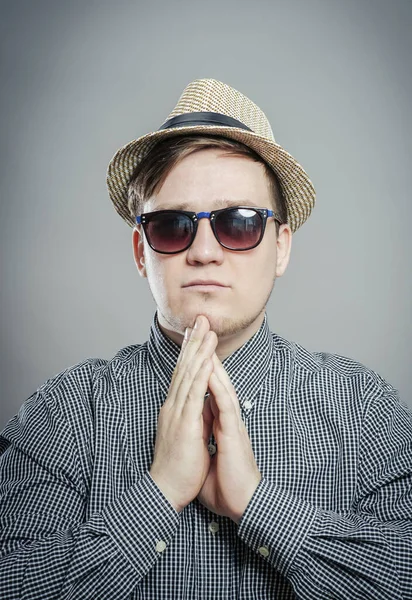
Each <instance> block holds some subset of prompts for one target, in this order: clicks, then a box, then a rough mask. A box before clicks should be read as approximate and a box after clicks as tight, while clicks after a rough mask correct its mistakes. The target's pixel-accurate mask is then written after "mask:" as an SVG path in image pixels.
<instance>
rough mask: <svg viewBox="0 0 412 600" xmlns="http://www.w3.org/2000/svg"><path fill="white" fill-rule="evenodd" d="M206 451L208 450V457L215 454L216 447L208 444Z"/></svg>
mask: <svg viewBox="0 0 412 600" xmlns="http://www.w3.org/2000/svg"><path fill="white" fill-rule="evenodd" d="M207 449H208V450H209V454H210V456H213V455H214V454H216V446H215V445H214V444H209V445H208V447H207Z"/></svg>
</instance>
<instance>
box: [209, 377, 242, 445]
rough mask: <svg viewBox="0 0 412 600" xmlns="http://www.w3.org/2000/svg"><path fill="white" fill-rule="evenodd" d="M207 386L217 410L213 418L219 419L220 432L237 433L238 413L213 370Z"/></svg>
mask: <svg viewBox="0 0 412 600" xmlns="http://www.w3.org/2000/svg"><path fill="white" fill-rule="evenodd" d="M209 388H210V391H211V392H212V394H213V399H214V402H215V404H216V407H217V409H218V411H219V414H218V415H215V418H216V419H217V420H218V421H219V425H220V428H221V430H222V433H224V434H227V435H235V434H236V435H237V434H238V433H239V424H240V419H239V416H238V413H237V411H236V408H235V406H234V405H233V400H232V399H231V397H230V395H229V394H228V392H227V389H226V387H225V386H224V384H223V383H222V382H221V381H220V379H219V378H218V377H217V375H216V373H215V372H214V371H213V372H212V373H211V375H210V378H209Z"/></svg>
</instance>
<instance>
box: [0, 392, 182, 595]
mask: <svg viewBox="0 0 412 600" xmlns="http://www.w3.org/2000/svg"><path fill="white" fill-rule="evenodd" d="M87 498H88V489H87V481H85V477H84V473H83V472H82V468H81V466H80V462H79V459H78V451H77V447H76V443H75V442H74V440H73V436H72V434H71V431H70V428H69V426H68V424H67V423H66V422H65V420H64V419H63V418H62V415H61V414H60V413H59V411H58V408H57V407H56V406H54V405H53V402H51V401H46V399H45V398H44V396H43V395H42V394H41V393H37V394H35V395H34V396H33V397H32V398H30V399H29V400H28V401H27V402H26V403H25V405H24V406H23V408H22V410H21V411H20V413H19V415H18V416H17V417H15V418H14V419H12V420H11V421H10V422H9V424H8V425H7V427H6V429H5V431H4V432H3V434H2V436H1V437H0V531H1V542H0V597H1V598H13V599H17V598H30V600H34V599H37V598H38V599H41V600H49V599H52V598H58V599H59V600H60V599H64V598H70V599H73V600H75V599H80V598H81V599H84V598H89V597H91V595H90V594H91V593H93V597H96V598H100V599H102V600H103V599H107V600H109V599H110V600H112V599H113V598H116V599H118V600H121V599H122V598H128V597H130V594H131V592H132V591H133V589H134V588H135V587H136V585H137V584H138V583H139V581H140V580H141V579H142V578H143V577H144V576H145V575H146V574H147V573H148V571H149V570H150V569H151V568H152V567H153V566H154V565H155V564H156V562H157V561H158V560H161V557H162V553H163V551H164V549H165V548H167V546H168V545H169V543H170V542H171V540H172V539H173V536H174V535H175V533H176V530H177V527H178V523H179V515H178V513H177V512H176V511H175V510H174V508H173V507H172V506H171V505H170V504H169V502H168V501H167V499H166V498H165V497H164V496H163V494H162V493H161V491H160V490H159V488H158V487H157V486H156V484H155V483H154V481H153V480H152V479H151V477H150V475H149V473H146V474H145V475H144V476H143V477H142V478H140V479H139V480H138V481H137V482H136V483H135V484H134V485H132V486H131V487H130V488H129V489H127V490H126V491H124V492H123V493H122V494H120V495H119V496H118V497H117V498H115V499H114V500H113V501H112V502H111V503H109V504H107V505H106V506H105V507H104V509H103V510H102V511H101V512H100V513H96V514H92V515H91V516H90V518H88V519H87V520H86V519H85V514H86V508H87Z"/></svg>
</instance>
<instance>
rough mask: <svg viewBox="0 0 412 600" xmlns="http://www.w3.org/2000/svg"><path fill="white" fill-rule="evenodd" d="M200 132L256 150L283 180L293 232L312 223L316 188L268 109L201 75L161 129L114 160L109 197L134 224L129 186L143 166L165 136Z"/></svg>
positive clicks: (280, 179)
mask: <svg viewBox="0 0 412 600" xmlns="http://www.w3.org/2000/svg"><path fill="white" fill-rule="evenodd" d="M196 133H199V134H208V135H216V136H220V137H225V138H230V139H233V140H237V141H239V142H242V143H243V144H245V145H246V146H248V147H249V148H252V149H253V150H254V151H255V152H257V154H259V155H260V156H261V157H262V159H263V160H264V161H265V162H266V163H267V164H268V165H269V167H271V168H272V169H273V170H274V171H275V173H276V175H277V177H278V179H279V182H280V185H281V187H282V191H283V194H284V197H285V200H286V204H287V208H288V214H289V219H288V221H289V225H290V227H291V229H292V231H296V230H297V229H298V227H300V226H301V225H302V224H303V223H304V222H305V221H306V219H307V218H308V217H309V215H310V213H311V211H312V208H313V206H314V204H315V197H316V195H315V189H314V187H313V184H312V182H311V180H310V179H309V177H308V176H307V174H306V173H305V171H304V170H303V168H302V167H301V166H300V164H299V163H298V162H296V160H295V159H294V158H293V157H292V156H291V155H290V154H289V153H288V152H286V150H284V149H283V148H282V146H279V144H277V143H276V142H275V138H274V136H273V133H272V130H271V127H270V124H269V121H268V120H267V118H266V116H265V114H264V113H263V111H262V110H261V109H260V108H259V107H258V106H256V104H254V103H253V102H252V101H251V100H249V98H247V97H246V96H244V95H243V94H241V93H240V92H238V91H237V90H235V89H233V88H232V87H230V86H228V85H226V84H224V83H222V82H220V81H216V80H215V79H197V80H195V81H193V82H192V83H189V85H188V86H187V87H186V88H185V89H184V91H183V93H182V95H181V97H180V99H179V101H178V103H177V105H176V107H175V108H174V110H173V111H172V112H171V113H170V115H169V116H168V118H167V119H166V121H165V122H164V123H163V125H162V126H161V127H160V129H159V130H158V131H154V132H152V133H148V134H146V135H143V136H142V137H140V138H138V139H137V140H133V141H131V142H129V143H128V144H126V145H125V146H123V147H122V148H120V150H118V151H117V152H116V154H115V155H114V156H113V158H112V160H111V161H110V164H109V167H108V172H107V187H108V189H109V195H110V198H111V200H112V202H113V204H114V207H115V209H116V210H117V212H118V213H119V215H120V216H121V217H122V218H123V219H124V220H125V221H126V223H128V224H129V225H130V226H131V227H134V226H135V220H134V218H133V216H132V215H131V214H130V211H129V209H128V204H127V201H128V195H127V190H128V186H129V183H130V180H131V177H132V175H133V173H134V172H135V170H136V168H137V166H138V164H139V163H140V162H141V160H142V159H143V157H144V156H145V155H146V154H147V153H148V152H149V151H150V150H151V149H152V148H153V146H155V144H156V143H157V142H159V141H160V140H163V139H164V138H167V137H175V136H182V135H190V134H196Z"/></svg>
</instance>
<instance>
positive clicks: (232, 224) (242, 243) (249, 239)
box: [215, 208, 262, 250]
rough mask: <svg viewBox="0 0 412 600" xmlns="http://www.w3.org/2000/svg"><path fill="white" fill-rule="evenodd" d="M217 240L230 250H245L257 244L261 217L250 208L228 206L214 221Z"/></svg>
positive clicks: (260, 231)
mask: <svg viewBox="0 0 412 600" xmlns="http://www.w3.org/2000/svg"><path fill="white" fill-rule="evenodd" d="M215 227H216V234H217V236H218V238H219V241H220V242H221V243H222V244H223V245H224V246H226V248H229V249H231V250H247V249H248V248H252V247H253V246H255V245H256V244H257V242H258V241H259V238H260V236H261V233H262V217H261V216H260V214H259V213H258V212H257V211H255V210H253V209H251V208H228V209H227V210H224V211H222V212H221V213H218V215H217V216H216V221H215Z"/></svg>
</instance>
